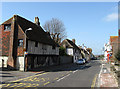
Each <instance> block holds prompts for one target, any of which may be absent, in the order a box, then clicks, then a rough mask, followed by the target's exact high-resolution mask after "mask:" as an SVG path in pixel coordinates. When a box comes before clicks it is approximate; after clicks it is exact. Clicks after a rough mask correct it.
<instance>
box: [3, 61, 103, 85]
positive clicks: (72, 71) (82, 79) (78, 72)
mask: <svg viewBox="0 0 120 89" xmlns="http://www.w3.org/2000/svg"><path fill="white" fill-rule="evenodd" d="M100 65H101V62H100V60H91V61H90V62H89V63H86V64H84V65H76V64H74V65H70V66H68V67H64V68H63V67H62V68H61V69H56V70H51V71H48V72H44V73H41V74H39V73H38V74H36V75H32V76H28V77H25V78H20V79H17V80H12V81H9V82H6V83H5V84H3V85H2V87H96V86H97V77H98V74H99V72H100V68H101V67H100Z"/></svg>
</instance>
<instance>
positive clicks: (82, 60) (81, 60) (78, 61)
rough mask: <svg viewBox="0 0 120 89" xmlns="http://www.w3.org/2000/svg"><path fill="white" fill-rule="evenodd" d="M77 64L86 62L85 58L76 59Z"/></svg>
mask: <svg viewBox="0 0 120 89" xmlns="http://www.w3.org/2000/svg"><path fill="white" fill-rule="evenodd" d="M76 64H85V60H84V59H78V60H77V61H76Z"/></svg>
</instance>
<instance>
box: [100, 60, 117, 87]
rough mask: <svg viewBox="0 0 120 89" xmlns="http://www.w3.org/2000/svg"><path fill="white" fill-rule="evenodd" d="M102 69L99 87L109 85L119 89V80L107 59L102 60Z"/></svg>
mask: <svg viewBox="0 0 120 89" xmlns="http://www.w3.org/2000/svg"><path fill="white" fill-rule="evenodd" d="M101 62H102V65H101V70H100V74H99V77H98V80H99V82H98V87H106V88H107V87H108V89H109V88H111V87H112V88H114V89H118V82H117V79H116V78H115V77H114V74H113V73H112V71H111V70H110V64H108V63H107V62H106V61H104V60H102V61H101Z"/></svg>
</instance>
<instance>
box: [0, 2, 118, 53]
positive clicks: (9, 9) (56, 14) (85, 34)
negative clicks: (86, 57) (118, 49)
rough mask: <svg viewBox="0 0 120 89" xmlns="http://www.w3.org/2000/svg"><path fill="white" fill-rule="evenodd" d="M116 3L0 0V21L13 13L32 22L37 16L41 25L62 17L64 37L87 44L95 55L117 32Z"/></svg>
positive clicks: (77, 42) (79, 43)
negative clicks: (7, 0)
mask: <svg viewBox="0 0 120 89" xmlns="http://www.w3.org/2000/svg"><path fill="white" fill-rule="evenodd" d="M117 5H118V3H117V2H101V3H100V2H75V3H73V2H61V3H57V2H56V3H55V2H46V3H43V2H35V3H33V2H26V3H25V2H23V3H13V2H9V3H8V2H4V3H2V21H0V23H2V22H4V21H6V20H7V19H9V18H10V17H12V16H13V15H14V14H17V15H20V16H22V17H24V18H26V19H28V20H30V21H32V22H34V17H35V16H38V17H39V19H40V23H41V26H43V25H44V23H45V22H46V21H47V20H50V19H51V18H58V19H60V20H62V22H63V23H64V25H65V27H66V32H67V38H68V39H73V38H75V39H76V44H77V45H82V44H83V43H84V45H86V46H87V47H90V48H92V49H93V53H94V54H101V49H102V47H103V46H104V43H106V42H108V40H109V37H110V36H111V35H113V36H114V35H118V20H117V13H118V12H117Z"/></svg>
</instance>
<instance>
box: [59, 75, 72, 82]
mask: <svg viewBox="0 0 120 89" xmlns="http://www.w3.org/2000/svg"><path fill="white" fill-rule="evenodd" d="M69 75H70V74H68V75H66V76H64V77H62V78H60V79H58V80H57V81H58V82H59V81H60V80H62V79H64V78H66V77H68V76H69Z"/></svg>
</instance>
